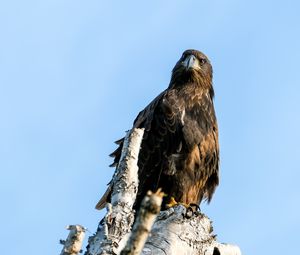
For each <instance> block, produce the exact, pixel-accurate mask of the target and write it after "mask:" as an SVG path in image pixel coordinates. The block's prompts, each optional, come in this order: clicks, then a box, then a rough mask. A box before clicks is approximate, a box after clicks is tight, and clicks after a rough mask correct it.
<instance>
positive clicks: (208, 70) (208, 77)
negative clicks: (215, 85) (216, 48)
mask: <svg viewBox="0 0 300 255" xmlns="http://www.w3.org/2000/svg"><path fill="white" fill-rule="evenodd" d="M212 73H213V71H212V66H211V64H210V61H209V59H208V58H207V57H206V56H205V55H204V54H203V53H202V52H200V51H197V50H186V51H185V52H183V54H182V56H181V58H180V59H179V60H178V62H177V63H176V65H175V66H174V68H173V71H172V77H171V81H170V86H169V88H170V87H180V86H184V85H185V84H189V83H193V84H197V85H199V86H201V87H203V88H208V89H209V88H210V87H212V76H213V75H212Z"/></svg>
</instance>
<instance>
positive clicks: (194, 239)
mask: <svg viewBox="0 0 300 255" xmlns="http://www.w3.org/2000/svg"><path fill="white" fill-rule="evenodd" d="M143 132H144V130H143V129H133V130H131V131H128V132H127V135H126V137H125V141H124V146H123V149H122V155H121V160H120V163H119V164H118V167H117V168H116V171H115V174H114V177H113V180H112V182H113V193H112V199H111V201H112V202H111V204H107V207H106V208H107V214H106V216H105V217H104V219H102V220H101V221H100V223H99V226H98V229H97V231H96V233H95V234H94V235H93V236H91V237H90V238H89V241H88V242H89V244H88V246H87V250H86V252H85V255H104V254H117V255H119V254H121V255H125V254H126V255H129V254H130V255H136V254H143V255H150V254H153V255H154V254H155V255H171V254H172V255H240V254H241V251H240V249H239V247H237V246H235V245H230V244H221V243H218V242H217V241H216V238H215V237H216V235H215V234H213V233H212V231H213V228H212V222H211V221H210V220H209V218H208V217H206V216H205V215H204V214H202V213H200V212H196V213H193V212H192V213H191V212H190V211H188V210H187V209H186V208H185V207H184V206H182V205H177V206H175V207H172V208H170V209H168V210H165V211H161V212H159V211H160V210H159V209H158V208H160V204H161V201H162V194H161V193H160V192H158V193H154V194H148V195H147V196H146V197H145V199H144V200H143V202H142V205H141V208H140V210H139V215H138V217H137V219H136V221H135V224H134V226H133V227H132V224H133V222H134V215H135V212H134V210H133V209H132V206H133V204H134V201H135V199H136V193H137V187H138V178H137V176H138V175H137V172H138V167H137V160H138V153H139V149H140V145H141V141H142V137H143ZM153 208H155V209H153ZM158 213H159V214H158ZM157 214H158V216H157V218H156V215H157ZM153 223H154V225H153V227H152V229H151V226H152V224H153ZM150 229H151V231H150ZM126 243H127V244H126Z"/></svg>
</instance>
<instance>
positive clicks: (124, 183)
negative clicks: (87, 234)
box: [86, 129, 144, 255]
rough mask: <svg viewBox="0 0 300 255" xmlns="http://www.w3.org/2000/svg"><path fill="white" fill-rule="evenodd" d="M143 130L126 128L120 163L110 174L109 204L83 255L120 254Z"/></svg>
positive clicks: (127, 226) (129, 219)
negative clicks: (112, 174) (127, 129)
mask: <svg viewBox="0 0 300 255" xmlns="http://www.w3.org/2000/svg"><path fill="white" fill-rule="evenodd" d="M143 134H144V129H132V130H131V131H128V132H127V134H126V136H125V140H124V145H123V149H122V154H121V159H120V163H119V164H118V167H117V168H116V172H115V174H114V177H113V180H112V181H113V192H112V197H111V204H108V205H107V214H106V216H105V217H104V220H103V221H101V222H100V224H99V226H98V230H97V232H96V234H95V235H94V236H93V237H91V238H90V239H89V245H88V249H87V252H86V255H100V254H119V253H120V251H121V250H122V249H123V247H124V246H125V243H126V241H127V239H128V234H129V233H130V231H131V226H132V224H133V221H134V213H135V212H134V210H133V209H132V207H133V204H134V202H135V199H136V193H137V189H138V166H137V160H138V154H139V150H140V146H141V142H142V138H143Z"/></svg>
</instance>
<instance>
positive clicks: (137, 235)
mask: <svg viewBox="0 0 300 255" xmlns="http://www.w3.org/2000/svg"><path fill="white" fill-rule="evenodd" d="M162 198H163V193H162V192H160V190H158V191H157V192H156V193H152V192H151V191H149V192H148V193H147V195H146V197H145V198H144V199H143V201H142V203H141V207H140V211H139V214H138V216H137V219H136V221H135V223H134V226H133V228H132V232H131V235H130V237H129V239H128V242H127V244H126V246H125V248H124V249H123V250H122V252H121V255H139V254H140V253H141V251H142V249H143V247H144V245H145V242H146V240H147V238H148V235H149V233H150V231H151V228H152V225H153V223H154V221H155V219H156V216H157V214H158V213H159V212H160V206H161V203H162Z"/></svg>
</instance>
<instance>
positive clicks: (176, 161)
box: [96, 49, 219, 210]
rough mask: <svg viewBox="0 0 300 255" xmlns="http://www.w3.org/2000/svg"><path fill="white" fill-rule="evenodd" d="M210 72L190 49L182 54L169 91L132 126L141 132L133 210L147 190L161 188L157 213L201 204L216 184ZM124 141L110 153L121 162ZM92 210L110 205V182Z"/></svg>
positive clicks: (216, 148)
mask: <svg viewBox="0 0 300 255" xmlns="http://www.w3.org/2000/svg"><path fill="white" fill-rule="evenodd" d="M213 100H214V88H213V69H212V65H211V63H210V61H209V59H208V57H207V56H206V55H205V54H204V53H202V52H200V51H198V50H194V49H189V50H186V51H184V52H183V54H182V56H181V57H180V59H179V60H178V61H177V63H176V64H175V66H174V68H173V70H172V74H171V79H170V83H169V85H168V87H167V88H166V89H165V90H164V91H163V92H161V93H160V94H159V95H158V96H157V97H156V98H155V99H154V100H153V101H152V102H150V104H148V105H147V106H146V107H145V108H144V109H143V110H142V111H141V112H139V114H138V115H137V117H136V119H135V120H134V122H133V128H144V135H143V138H142V143H141V148H140V152H139V156H138V168H139V170H138V179H139V184H138V191H137V197H136V201H135V204H134V209H136V210H137V209H138V208H139V207H140V205H141V201H142V199H143V198H144V197H145V195H146V194H147V192H148V191H149V190H150V191H156V190H157V189H161V191H162V192H163V193H164V194H165V197H164V199H163V204H162V210H164V209H168V208H169V207H170V206H174V205H176V204H178V203H181V204H183V205H186V206H189V205H197V206H200V203H201V201H203V200H205V201H207V202H208V203H209V202H210V201H211V199H212V196H213V194H214V192H215V189H216V187H217V186H218V184H219V141H218V125H217V119H216V114H215V109H214V102H213ZM123 142H124V138H122V139H120V140H118V141H116V144H118V148H117V149H116V150H115V151H114V152H113V153H112V154H111V155H110V156H112V157H113V158H114V161H113V163H112V164H111V166H117V165H118V162H119V160H120V156H121V151H122V146H123ZM108 185H109V186H108V188H107V191H106V192H105V194H104V195H103V196H102V198H101V199H100V200H99V202H98V203H97V205H96V209H102V208H104V207H105V205H106V203H108V202H110V196H111V192H112V185H113V182H110V184H108Z"/></svg>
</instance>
